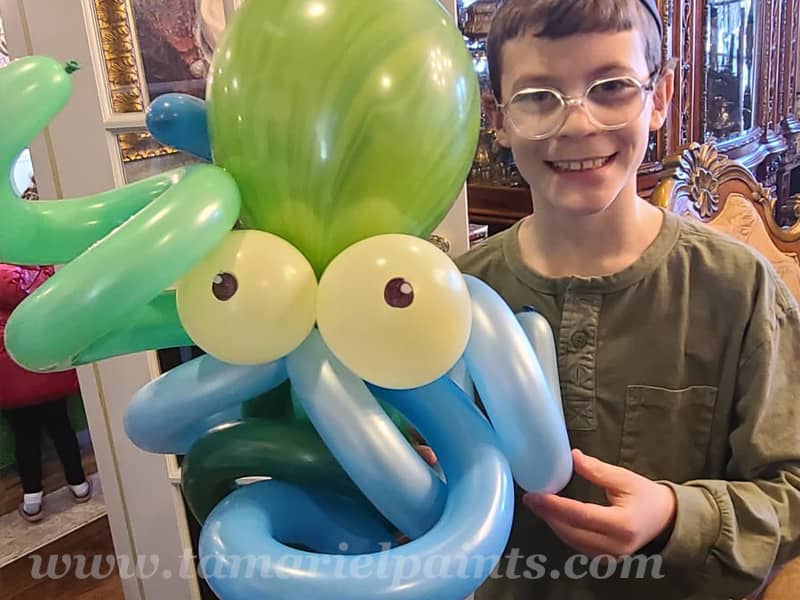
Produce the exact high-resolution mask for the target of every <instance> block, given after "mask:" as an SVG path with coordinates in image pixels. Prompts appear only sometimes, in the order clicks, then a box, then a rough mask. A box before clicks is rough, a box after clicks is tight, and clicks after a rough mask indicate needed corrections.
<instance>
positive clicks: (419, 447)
mask: <svg viewBox="0 0 800 600" xmlns="http://www.w3.org/2000/svg"><path fill="white" fill-rule="evenodd" d="M414 450H416V451H417V454H419V455H420V456H421V457H422V460H424V461H425V462H426V463H428V465H430V466H431V467H434V466H436V463H437V462H439V461H438V459H437V458H436V454H435V453H434V451H433V448H431V447H430V446H425V445H423V444H416V445H415V446H414Z"/></svg>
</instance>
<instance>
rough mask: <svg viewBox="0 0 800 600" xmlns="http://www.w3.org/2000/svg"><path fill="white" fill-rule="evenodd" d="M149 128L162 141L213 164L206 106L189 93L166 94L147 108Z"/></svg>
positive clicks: (166, 144)
mask: <svg viewBox="0 0 800 600" xmlns="http://www.w3.org/2000/svg"><path fill="white" fill-rule="evenodd" d="M146 123H147V129H148V130H150V133H151V134H153V137H154V138H156V139H157V140H158V141H159V142H161V143H162V144H164V145H165V146H171V147H173V148H176V149H177V150H181V151H183V152H188V153H189V154H193V155H195V156H197V157H199V158H203V159H205V160H207V161H211V144H210V142H209V137H208V119H207V111H206V103H205V102H204V101H203V100H200V99H199V98H195V97H194V96H190V95H188V94H164V95H163V96H159V97H158V98H156V99H155V100H153V102H152V104H150V107H149V108H148V109H147V116H146Z"/></svg>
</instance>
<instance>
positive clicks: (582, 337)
mask: <svg viewBox="0 0 800 600" xmlns="http://www.w3.org/2000/svg"><path fill="white" fill-rule="evenodd" d="M570 341H571V342H572V345H573V346H574V347H575V348H576V349H578V350H583V349H584V348H585V347H586V344H588V343H589V336H588V335H587V334H586V332H585V331H576V332H575V333H573V334H572V337H571V338H570Z"/></svg>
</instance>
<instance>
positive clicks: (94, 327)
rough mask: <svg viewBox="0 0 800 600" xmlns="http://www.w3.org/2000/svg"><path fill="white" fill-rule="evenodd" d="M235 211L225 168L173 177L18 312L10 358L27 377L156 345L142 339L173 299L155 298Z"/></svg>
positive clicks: (216, 237)
mask: <svg viewBox="0 0 800 600" xmlns="http://www.w3.org/2000/svg"><path fill="white" fill-rule="evenodd" d="M239 208H240V197H239V191H238V188H237V187H236V183H235V182H234V181H233V179H232V178H231V176H230V175H228V174H227V173H225V172H224V171H223V170H222V169H220V168H218V167H215V166H212V165H197V166H193V167H187V168H185V169H179V170H178V182H177V183H176V184H175V185H173V186H172V187H170V188H169V189H168V190H167V191H165V192H164V193H163V194H161V195H160V196H158V197H157V198H156V199H155V200H153V201H152V202H151V203H150V204H149V205H148V206H146V207H145V208H143V209H142V210H141V211H139V212H138V213H136V214H135V215H134V216H133V217H131V218H130V219H128V220H127V221H126V222H125V223H124V224H122V225H121V226H119V227H118V228H117V229H115V230H114V231H113V232H112V233H110V234H109V235H107V236H106V237H105V238H103V239H102V240H100V241H99V242H97V243H96V244H95V245H94V246H92V247H91V248H90V249H89V250H88V251H86V252H84V253H83V254H81V255H80V256H79V257H78V258H76V259H75V260H73V261H72V262H70V263H69V264H67V265H66V266H65V267H64V268H63V269H61V270H59V271H58V272H57V273H56V274H55V275H54V276H53V277H52V278H51V279H49V280H48V281H47V282H45V284H44V285H42V287H41V288H39V289H38V290H37V291H36V293H34V294H33V295H32V296H31V297H30V298H28V299H27V300H25V302H23V303H22V304H20V305H19V306H18V307H17V309H16V310H15V311H14V312H13V313H12V315H11V318H10V319H9V321H8V324H7V326H6V348H7V349H8V352H9V354H10V355H11V356H12V358H14V360H15V361H16V362H18V363H19V364H21V365H22V366H24V367H26V368H28V369H30V370H32V371H52V370H60V369H67V368H70V367H72V366H74V365H75V364H77V362H78V361H80V362H85V361H86V360H87V359H88V358H92V359H94V360H98V359H100V358H107V357H108V356H110V355H111V354H123V353H127V352H129V351H130V350H129V349H128V348H129V347H130V346H128V345H127V344H126V343H124V342H125V341H126V339H127V342H128V343H131V344H132V346H133V347H134V348H135V349H139V350H141V349H144V348H145V347H147V346H148V345H149V346H151V347H152V345H151V344H149V343H148V342H150V341H151V340H148V339H146V337H143V336H142V335H139V334H142V333H143V332H144V333H145V334H146V332H147V331H151V332H152V330H153V328H154V327H153V326H154V325H156V326H157V324H158V321H159V320H160V319H161V318H164V319H166V320H167V321H169V320H173V322H174V313H170V311H171V310H172V309H171V308H170V303H171V300H169V299H161V300H160V301H159V302H160V303H159V302H156V303H153V301H154V299H156V298H157V297H158V296H159V295H160V294H161V293H162V292H163V291H164V290H165V289H167V288H168V287H170V286H171V285H172V284H173V283H175V281H176V280H177V279H179V278H180V277H181V276H182V275H184V274H185V273H186V272H188V271H189V270H190V269H191V268H192V267H193V266H194V265H195V264H197V262H199V261H200V260H201V259H202V258H204V257H205V256H206V255H207V254H208V253H209V252H210V251H211V250H212V249H213V248H214V247H215V246H217V245H218V244H219V243H220V242H221V241H222V239H223V238H224V237H225V235H227V234H228V233H229V232H230V230H231V228H232V227H233V225H234V224H235V223H236V221H237V219H238V216H239ZM151 303H152V304H151ZM148 305H149V308H150V310H148ZM132 314H134V315H136V316H137V317H138V319H139V320H138V322H134V323H133V324H131V322H130V321H129V319H130V316H131V315H132ZM170 314H172V315H173V317H170ZM115 331H116V332H117V333H116V334H115V333H113V332H115ZM132 331H133V333H132ZM173 333H174V329H173ZM126 335H127V336H128V337H127V338H126ZM159 335H161V334H159ZM170 337H171V336H170V335H165V338H167V339H168V338H170ZM176 338H180V336H179V335H177V336H174V338H173V339H176ZM182 339H185V338H182ZM79 357H80V358H79Z"/></svg>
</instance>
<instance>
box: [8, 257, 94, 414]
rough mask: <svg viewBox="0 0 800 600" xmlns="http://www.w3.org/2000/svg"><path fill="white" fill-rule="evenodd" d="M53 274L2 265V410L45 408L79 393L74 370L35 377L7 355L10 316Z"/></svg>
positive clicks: (35, 268) (40, 268)
mask: <svg viewBox="0 0 800 600" xmlns="http://www.w3.org/2000/svg"><path fill="white" fill-rule="evenodd" d="M53 273H54V269H53V267H20V266H16V265H7V264H2V263H0V409H2V408H19V407H23V406H33V405H36V404H44V403H45V402H49V401H50V400H56V399H58V398H63V397H64V396H69V395H70V394H73V393H75V392H77V391H78V377H77V375H76V373H75V371H74V370H71V371H64V372H61V373H33V372H31V371H27V370H25V369H23V368H22V367H20V366H19V365H18V364H17V363H15V362H14V361H13V359H12V358H11V357H10V356H9V355H8V352H7V351H6V344H5V330H6V323H7V322H8V318H9V317H10V316H11V312H12V311H13V310H14V309H15V308H16V307H17V305H18V304H19V303H20V302H22V301H23V300H25V298H27V297H28V296H29V295H30V294H31V293H33V291H34V290H36V288H38V287H39V286H40V285H42V284H43V283H44V282H45V281H47V279H48V278H49V277H50V276H52V275H53Z"/></svg>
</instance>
